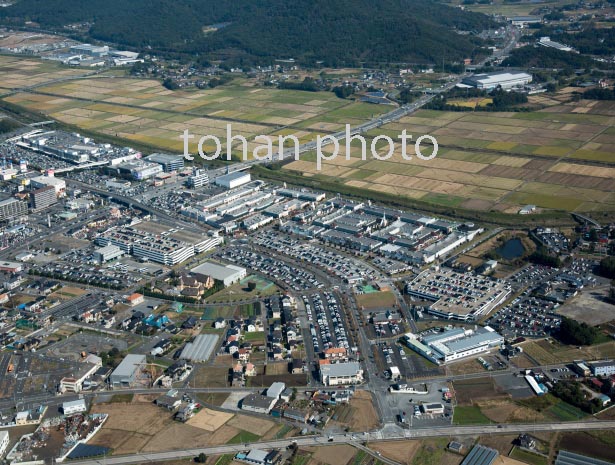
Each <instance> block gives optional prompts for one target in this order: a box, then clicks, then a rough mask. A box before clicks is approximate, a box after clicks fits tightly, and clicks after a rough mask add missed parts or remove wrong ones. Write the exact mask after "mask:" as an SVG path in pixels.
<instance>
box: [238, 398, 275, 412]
mask: <svg viewBox="0 0 615 465" xmlns="http://www.w3.org/2000/svg"><path fill="white" fill-rule="evenodd" d="M277 401H278V399H274V398H273V397H267V396H264V395H262V394H250V395H248V396H246V397H244V398H243V400H242V401H241V410H247V411H248V412H254V413H263V414H266V415H267V414H269V412H271V409H272V408H273V406H274V405H275V403H276V402H277Z"/></svg>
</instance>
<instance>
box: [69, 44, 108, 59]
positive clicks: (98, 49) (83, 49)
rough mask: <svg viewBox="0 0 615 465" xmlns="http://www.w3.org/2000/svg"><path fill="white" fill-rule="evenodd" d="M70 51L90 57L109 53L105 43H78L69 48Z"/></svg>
mask: <svg viewBox="0 0 615 465" xmlns="http://www.w3.org/2000/svg"><path fill="white" fill-rule="evenodd" d="M70 51H71V53H78V54H81V55H88V56H92V57H104V56H107V55H108V54H109V47H108V46H107V45H103V46H98V45H92V44H79V45H73V46H72V47H71V48H70Z"/></svg>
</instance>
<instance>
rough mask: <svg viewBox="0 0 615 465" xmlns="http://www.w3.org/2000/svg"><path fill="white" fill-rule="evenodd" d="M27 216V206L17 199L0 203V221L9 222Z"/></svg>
mask: <svg viewBox="0 0 615 465" xmlns="http://www.w3.org/2000/svg"><path fill="white" fill-rule="evenodd" d="M27 214H28V204H27V203H26V202H24V201H23V200H19V199H13V198H11V199H6V200H2V201H0V221H10V220H12V219H15V218H19V217H20V216H26V215H27Z"/></svg>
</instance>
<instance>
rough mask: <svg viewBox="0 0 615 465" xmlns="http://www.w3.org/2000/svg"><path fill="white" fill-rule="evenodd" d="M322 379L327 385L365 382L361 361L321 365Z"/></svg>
mask: <svg viewBox="0 0 615 465" xmlns="http://www.w3.org/2000/svg"><path fill="white" fill-rule="evenodd" d="M320 380H321V382H322V383H323V384H324V385H325V386H338V385H342V384H358V383H361V382H363V369H362V368H361V364H360V363H359V362H345V363H333V364H330V365H321V366H320Z"/></svg>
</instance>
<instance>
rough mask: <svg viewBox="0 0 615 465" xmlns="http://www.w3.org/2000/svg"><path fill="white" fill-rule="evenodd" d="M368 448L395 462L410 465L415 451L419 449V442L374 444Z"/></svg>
mask: <svg viewBox="0 0 615 465" xmlns="http://www.w3.org/2000/svg"><path fill="white" fill-rule="evenodd" d="M369 447H370V449H373V450H376V451H379V452H380V453H381V454H382V455H383V456H384V457H387V458H390V459H391V460H395V461H396V462H400V463H412V459H413V458H414V455H415V454H416V451H417V450H418V449H419V447H421V441H385V442H374V443H370V444H369Z"/></svg>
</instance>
